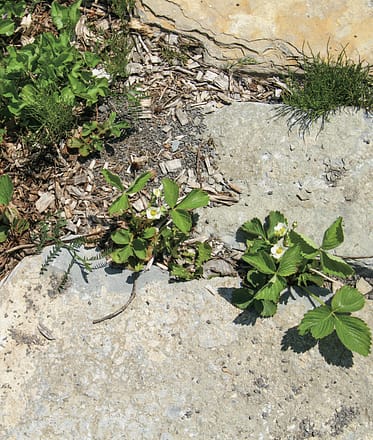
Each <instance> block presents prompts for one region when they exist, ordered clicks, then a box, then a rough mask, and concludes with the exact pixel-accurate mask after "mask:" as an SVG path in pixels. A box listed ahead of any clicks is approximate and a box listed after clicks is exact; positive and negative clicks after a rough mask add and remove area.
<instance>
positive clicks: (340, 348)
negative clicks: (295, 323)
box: [281, 327, 353, 368]
mask: <svg viewBox="0 0 373 440" xmlns="http://www.w3.org/2000/svg"><path fill="white" fill-rule="evenodd" d="M316 344H318V348H319V352H320V354H321V356H322V357H323V358H324V359H325V361H326V362H327V363H328V364H331V365H335V366H337V367H344V368H351V367H352V365H353V355H352V352H351V351H350V350H348V349H347V348H346V347H345V346H344V345H343V344H342V343H341V341H340V340H339V339H338V337H337V335H336V334H335V332H333V333H332V334H331V335H329V336H327V337H326V338H323V339H321V340H320V341H317V340H316V339H315V338H313V337H312V336H311V335H309V334H307V335H304V336H301V335H300V334H299V332H298V329H297V327H292V328H290V329H289V330H287V331H286V332H285V334H284V336H283V338H282V341H281V350H283V351H286V350H288V349H289V348H290V349H292V350H293V351H294V352H295V353H305V352H306V351H308V350H310V349H311V348H313V347H315V346H316Z"/></svg>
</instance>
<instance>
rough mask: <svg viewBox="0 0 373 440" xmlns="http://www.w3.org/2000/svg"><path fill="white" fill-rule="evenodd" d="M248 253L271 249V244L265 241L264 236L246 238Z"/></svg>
mask: <svg viewBox="0 0 373 440" xmlns="http://www.w3.org/2000/svg"><path fill="white" fill-rule="evenodd" d="M246 247H247V250H248V253H250V254H255V253H257V252H258V251H261V250H268V251H269V250H270V248H271V245H270V244H268V242H266V241H264V240H263V238H255V239H254V240H246Z"/></svg>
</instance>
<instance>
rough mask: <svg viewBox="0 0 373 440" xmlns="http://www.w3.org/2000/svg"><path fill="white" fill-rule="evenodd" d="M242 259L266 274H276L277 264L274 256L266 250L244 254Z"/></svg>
mask: <svg viewBox="0 0 373 440" xmlns="http://www.w3.org/2000/svg"><path fill="white" fill-rule="evenodd" d="M242 259H243V260H244V261H246V263H249V264H251V266H253V267H255V269H257V270H259V271H260V272H262V273H265V274H268V275H270V274H274V273H275V272H276V266H275V263H274V262H273V260H272V258H271V257H270V256H269V255H268V254H267V253H266V252H264V251H259V252H258V253H257V254H255V255H252V254H244V255H243V256H242Z"/></svg>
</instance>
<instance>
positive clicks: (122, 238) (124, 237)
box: [110, 229, 133, 244]
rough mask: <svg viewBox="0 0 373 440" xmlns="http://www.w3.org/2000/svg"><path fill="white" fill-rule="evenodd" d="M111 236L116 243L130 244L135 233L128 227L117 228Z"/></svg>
mask: <svg viewBox="0 0 373 440" xmlns="http://www.w3.org/2000/svg"><path fill="white" fill-rule="evenodd" d="M110 237H111V239H112V240H113V242H114V243H116V244H129V243H131V241H132V239H133V234H131V232H130V231H129V230H128V229H117V230H116V231H115V232H113V233H112V234H111V236H110Z"/></svg>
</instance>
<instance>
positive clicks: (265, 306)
mask: <svg viewBox="0 0 373 440" xmlns="http://www.w3.org/2000/svg"><path fill="white" fill-rule="evenodd" d="M254 305H255V309H256V310H257V311H258V312H259V313H260V316H263V317H264V318H268V317H270V316H273V315H274V314H275V313H276V312H277V304H275V303H274V302H272V301H268V300H265V299H262V300H260V301H255V303H254Z"/></svg>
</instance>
